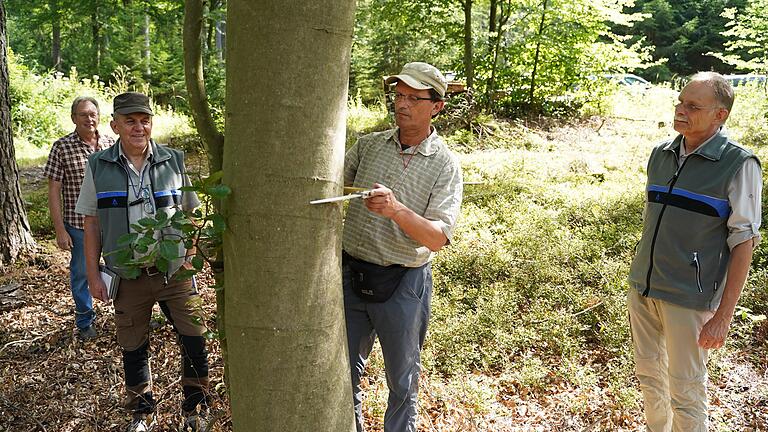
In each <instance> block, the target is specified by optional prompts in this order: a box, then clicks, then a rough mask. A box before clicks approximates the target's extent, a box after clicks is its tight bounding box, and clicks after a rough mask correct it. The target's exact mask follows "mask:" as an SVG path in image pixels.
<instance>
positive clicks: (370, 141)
mask: <svg viewBox="0 0 768 432" xmlns="http://www.w3.org/2000/svg"><path fill="white" fill-rule="evenodd" d="M406 164H407V168H405V167H404V165H406ZM375 182H376V183H381V184H383V185H384V186H387V187H389V188H390V189H392V191H393V192H394V194H395V197H396V198H397V200H398V201H400V202H401V203H402V204H403V205H405V206H406V207H408V208H409V209H411V210H413V211H414V212H415V213H416V214H418V215H420V216H422V217H424V218H426V219H429V220H431V221H437V222H439V223H440V227H441V229H442V230H443V234H445V236H446V237H447V238H448V242H449V243H450V241H451V237H452V234H453V228H454V226H455V225H456V219H457V218H458V216H459V208H460V207H461V198H462V180H461V166H460V165H459V161H458V159H457V158H456V156H455V155H454V154H453V153H451V151H450V150H448V147H447V146H446V145H445V142H444V141H443V139H442V138H440V136H439V135H438V134H437V132H436V131H435V130H434V129H433V130H432V134H431V135H430V136H429V137H427V139H425V140H424V141H422V143H421V144H420V145H419V146H418V148H416V147H415V146H413V147H409V148H407V149H406V150H402V149H401V146H400V140H399V139H398V129H391V130H388V131H385V132H375V133H372V134H369V135H366V136H364V137H362V138H360V139H359V140H358V141H357V143H355V145H354V146H352V148H350V149H349V151H347V154H346V156H345V158H344V185H346V186H349V185H353V186H357V187H364V188H370V187H372V186H373V183H375ZM342 244H343V246H344V250H345V251H347V253H349V254H350V255H352V256H354V257H355V258H358V259H361V260H365V261H368V262H372V263H375V264H379V265H390V264H400V265H404V266H406V267H418V266H420V265H423V264H426V263H427V262H429V261H430V260H431V259H432V255H433V254H432V252H431V251H430V250H429V248H427V247H426V246H424V245H422V244H420V243H418V242H417V241H415V240H413V239H412V238H410V237H409V236H408V235H407V234H406V233H405V232H404V231H403V230H402V229H400V226H398V225H397V224H396V223H395V222H394V221H393V220H392V219H389V218H386V217H383V216H379V215H377V214H375V213H373V212H371V211H368V209H367V208H365V206H364V205H363V200H354V201H352V202H350V203H349V208H348V209H347V216H346V219H345V220H344V237H343V240H342Z"/></svg>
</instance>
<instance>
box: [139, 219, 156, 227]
mask: <svg viewBox="0 0 768 432" xmlns="http://www.w3.org/2000/svg"><path fill="white" fill-rule="evenodd" d="M139 225H141V226H142V227H146V228H154V227H155V226H157V221H155V220H154V219H152V218H148V217H145V218H141V219H139Z"/></svg>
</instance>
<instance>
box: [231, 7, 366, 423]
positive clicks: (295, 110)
mask: <svg viewBox="0 0 768 432" xmlns="http://www.w3.org/2000/svg"><path fill="white" fill-rule="evenodd" d="M354 10H355V2H354V0H314V1H309V0H290V1H262V2H259V7H254V5H253V3H252V2H250V1H247V0H236V1H235V0H230V1H229V2H228V11H227V30H228V32H227V62H228V64H227V98H226V107H227V125H226V134H225V147H224V183H226V184H227V185H229V186H230V187H231V188H232V195H231V196H230V197H229V199H228V201H227V203H226V208H225V211H226V214H227V216H228V229H227V231H226V233H225V236H224V255H225V274H226V275H227V276H226V278H227V281H226V285H227V286H226V291H225V296H226V303H227V309H226V330H227V338H228V341H229V343H228V346H229V372H230V380H229V382H230V396H231V408H232V421H233V425H234V428H235V430H236V431H242V432H246V431H247V432H259V431H328V432H345V431H346V432H349V431H352V430H354V420H353V411H352V388H351V383H350V372H349V364H348V357H347V347H346V338H345V324H344V315H343V314H344V312H343V304H342V284H341V265H340V243H341V241H340V240H341V206H339V205H333V204H332V205H319V206H311V205H309V204H308V203H309V201H310V200H311V199H313V198H317V197H323V196H331V195H336V194H339V193H340V192H341V190H342V165H343V156H344V139H345V133H344V128H345V119H346V106H347V81H348V76H349V56H350V47H351V43H352V32H353V25H354V17H355V14H354Z"/></svg>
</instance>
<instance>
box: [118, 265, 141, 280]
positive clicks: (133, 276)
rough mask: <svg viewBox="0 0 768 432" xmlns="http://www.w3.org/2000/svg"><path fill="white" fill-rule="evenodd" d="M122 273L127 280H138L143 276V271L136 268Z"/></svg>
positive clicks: (123, 270)
mask: <svg viewBox="0 0 768 432" xmlns="http://www.w3.org/2000/svg"><path fill="white" fill-rule="evenodd" d="M122 273H123V275H124V276H125V278H126V279H136V278H137V277H139V275H141V270H139V269H138V268H136V267H127V268H124V269H122Z"/></svg>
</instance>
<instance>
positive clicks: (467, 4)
mask: <svg viewBox="0 0 768 432" xmlns="http://www.w3.org/2000/svg"><path fill="white" fill-rule="evenodd" d="M472 57H473V54H472V0H464V75H466V77H467V88H472V87H473V84H474V79H475V69H474V66H473V64H474V63H473V62H472Z"/></svg>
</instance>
